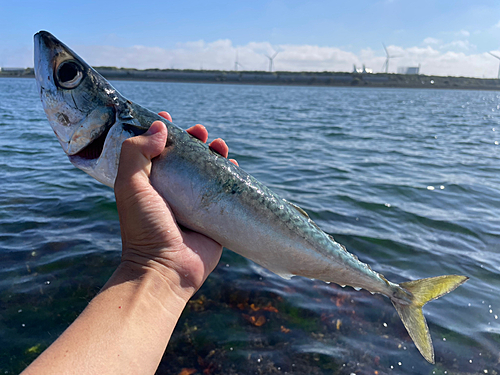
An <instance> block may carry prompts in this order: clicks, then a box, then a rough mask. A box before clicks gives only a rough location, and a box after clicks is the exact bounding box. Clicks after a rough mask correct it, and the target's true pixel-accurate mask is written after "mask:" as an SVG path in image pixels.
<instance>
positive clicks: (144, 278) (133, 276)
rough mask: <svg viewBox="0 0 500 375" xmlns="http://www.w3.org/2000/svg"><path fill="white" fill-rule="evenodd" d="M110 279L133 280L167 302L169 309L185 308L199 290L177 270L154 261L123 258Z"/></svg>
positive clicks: (160, 300)
mask: <svg viewBox="0 0 500 375" xmlns="http://www.w3.org/2000/svg"><path fill="white" fill-rule="evenodd" d="M113 279H117V280H113ZM110 281H113V282H114V283H116V282H131V283H134V284H136V285H138V286H141V287H144V288H145V289H146V290H148V292H149V294H150V295H151V296H152V297H154V298H155V299H157V300H158V301H159V302H160V303H162V304H165V305H166V308H167V309H168V310H172V309H175V310H178V309H179V308H180V309H181V310H182V309H184V306H185V305H186V303H187V302H188V301H189V299H190V298H191V297H192V296H193V294H194V293H195V292H196V290H197V289H196V288H195V287H193V286H192V285H190V284H188V283H186V282H185V281H184V280H183V278H182V277H181V276H180V275H179V274H178V273H177V272H176V271H175V270H173V269H171V268H169V267H167V266H165V265H160V264H156V262H154V261H147V262H145V263H138V262H135V261H134V260H131V259H122V261H121V263H120V265H119V266H118V268H117V270H116V271H115V274H113V277H112V279H111V280H110ZM173 302H175V303H173ZM172 312H174V311H172Z"/></svg>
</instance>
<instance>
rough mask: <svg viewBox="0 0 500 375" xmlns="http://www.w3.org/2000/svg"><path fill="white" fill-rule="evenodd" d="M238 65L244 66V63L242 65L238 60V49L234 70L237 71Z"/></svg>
mask: <svg viewBox="0 0 500 375" xmlns="http://www.w3.org/2000/svg"><path fill="white" fill-rule="evenodd" d="M238 67H241V68H243V65H241V64H240V63H239V62H238V51H237V50H236V60H235V61H234V70H235V71H238Z"/></svg>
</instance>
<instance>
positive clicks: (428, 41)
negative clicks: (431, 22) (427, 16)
mask: <svg viewBox="0 0 500 375" xmlns="http://www.w3.org/2000/svg"><path fill="white" fill-rule="evenodd" d="M423 43H424V44H440V43H441V41H440V40H439V39H436V38H431V37H429V38H425V39H424V42H423Z"/></svg>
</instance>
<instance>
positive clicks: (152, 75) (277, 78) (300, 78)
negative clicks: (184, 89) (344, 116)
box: [0, 67, 500, 91]
mask: <svg viewBox="0 0 500 375" xmlns="http://www.w3.org/2000/svg"><path fill="white" fill-rule="evenodd" d="M95 69H96V70H97V71H98V72H99V73H100V74H102V75H103V76H104V77H105V78H106V79H110V80H125V81H160V82H189V83H228V84H253V85H280V86H323V87H388V88H436V89H468V90H499V91H500V80H499V79H492V78H488V79H486V78H469V77H443V76H427V75H422V74H419V75H410V74H386V73H377V74H362V73H335V72H272V73H271V72H262V71H241V72H239V71H221V70H179V69H164V70H161V69H146V70H138V69H118V68H112V67H96V68H95ZM2 77H10V78H34V72H33V69H32V68H28V69H24V70H18V71H12V70H11V71H0V78H2Z"/></svg>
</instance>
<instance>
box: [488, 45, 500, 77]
mask: <svg viewBox="0 0 500 375" xmlns="http://www.w3.org/2000/svg"><path fill="white" fill-rule="evenodd" d="M488 53H489V54H490V55H491V56H493V57H496V58H497V59H498V60H500V56H497V55H494V54H492V53H491V52H488ZM497 78H498V79H500V65H499V66H498V77H497Z"/></svg>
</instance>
